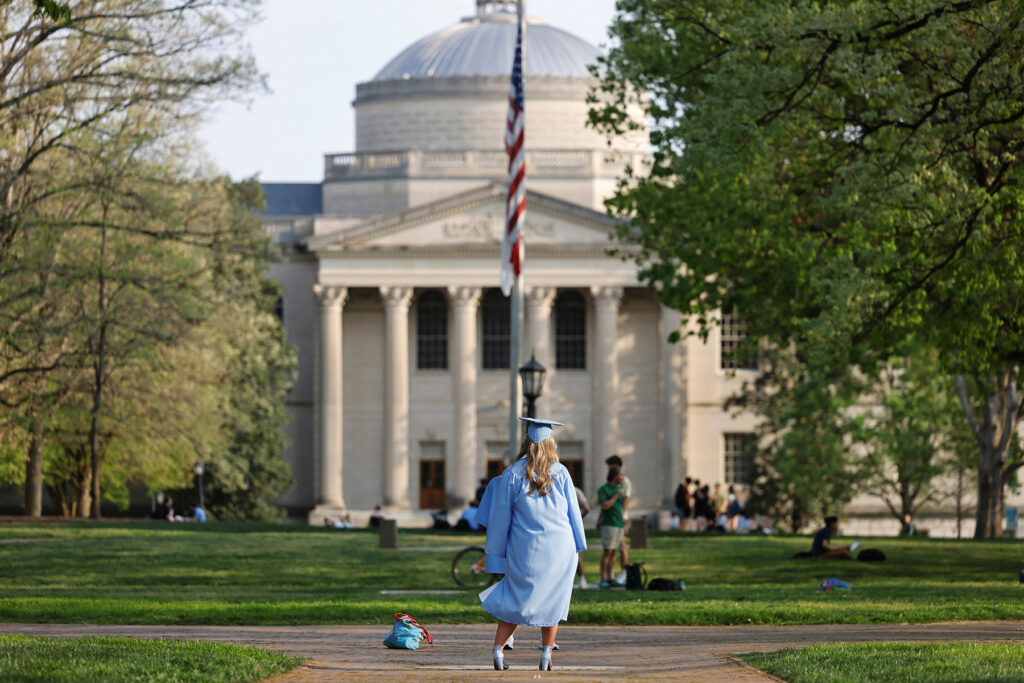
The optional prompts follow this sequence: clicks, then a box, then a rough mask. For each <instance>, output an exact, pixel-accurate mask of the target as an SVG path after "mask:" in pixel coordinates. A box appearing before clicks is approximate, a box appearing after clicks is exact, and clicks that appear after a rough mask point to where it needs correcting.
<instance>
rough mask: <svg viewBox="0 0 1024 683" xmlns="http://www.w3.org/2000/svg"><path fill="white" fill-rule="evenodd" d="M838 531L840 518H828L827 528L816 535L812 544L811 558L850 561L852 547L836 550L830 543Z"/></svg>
mask: <svg viewBox="0 0 1024 683" xmlns="http://www.w3.org/2000/svg"><path fill="white" fill-rule="evenodd" d="M837 529H839V518H838V517H835V516H830V517H826V518H825V526H824V527H823V528H821V529H819V530H818V533H816V534H814V542H813V543H811V557H826V558H845V559H850V546H848V545H844V546H843V547H841V548H835V547H832V544H831V543H829V541H831V540H832V535H833V534H835V533H836V530H837Z"/></svg>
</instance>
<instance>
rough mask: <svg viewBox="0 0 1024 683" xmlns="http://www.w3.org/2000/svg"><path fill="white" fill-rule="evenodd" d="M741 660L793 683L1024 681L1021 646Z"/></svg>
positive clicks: (839, 646)
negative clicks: (841, 682) (836, 682)
mask: <svg viewBox="0 0 1024 683" xmlns="http://www.w3.org/2000/svg"><path fill="white" fill-rule="evenodd" d="M735 657H736V658H737V659H740V660H742V661H744V662H746V663H747V664H749V665H750V666H753V667H755V668H757V669H760V670H762V671H766V672H768V673H770V674H771V675H773V676H776V677H778V678H780V679H782V680H784V681H788V682H789V683H811V682H812V681H813V682H815V683H823V682H827V681H844V682H846V681H864V682H865V683H868V682H876V681H900V683H918V682H920V683H935V682H940V681H1020V680H1024V645H1021V644H1019V643H830V644H823V645H811V646H809V647H805V648H800V649H785V650H775V651H773V652H748V653H745V654H738V655H735Z"/></svg>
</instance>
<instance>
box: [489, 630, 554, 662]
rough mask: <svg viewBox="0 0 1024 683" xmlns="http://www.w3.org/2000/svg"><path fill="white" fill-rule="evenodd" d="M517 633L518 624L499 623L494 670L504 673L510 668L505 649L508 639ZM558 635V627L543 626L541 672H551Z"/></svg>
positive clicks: (496, 633)
mask: <svg viewBox="0 0 1024 683" xmlns="http://www.w3.org/2000/svg"><path fill="white" fill-rule="evenodd" d="M515 632H516V624H510V623H508V622H507V621H500V620H499V621H498V629H497V630H496V631H495V632H494V668H495V669H497V670H498V671H502V670H504V669H507V668H508V664H506V663H505V653H504V652H503V649H504V647H505V643H507V642H508V639H509V638H510V637H511V636H512V634H513V633H515ZM557 633H558V627H557V626H541V629H540V640H541V645H542V646H543V650H542V651H541V655H540V670H541V671H550V670H551V648H552V646H554V644H555V635H556V634H557Z"/></svg>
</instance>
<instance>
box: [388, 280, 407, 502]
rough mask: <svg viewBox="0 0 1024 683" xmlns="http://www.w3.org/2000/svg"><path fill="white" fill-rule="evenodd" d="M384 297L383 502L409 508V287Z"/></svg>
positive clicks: (400, 288)
mask: <svg viewBox="0 0 1024 683" xmlns="http://www.w3.org/2000/svg"><path fill="white" fill-rule="evenodd" d="M380 293H381V296H382V297H383V298H384V334H385V340H384V374H385V381H384V504H385V505H388V506H391V507H399V508H407V507H409V301H410V300H411V299H412V288H411V287H381V288H380Z"/></svg>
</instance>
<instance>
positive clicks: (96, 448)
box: [89, 208, 107, 519]
mask: <svg viewBox="0 0 1024 683" xmlns="http://www.w3.org/2000/svg"><path fill="white" fill-rule="evenodd" d="M106 217H107V214H106V209H105V208H104V211H103V219H104V225H105V224H106ZM106 251H107V230H106V228H104V229H103V234H102V236H101V241H100V258H99V266H98V273H97V275H98V285H99V292H98V294H99V297H98V301H99V320H100V329H99V335H98V337H97V340H96V358H95V360H94V361H93V362H94V365H93V389H92V419H91V420H90V422H89V457H90V458H91V459H92V517H93V519H100V518H101V517H102V516H103V515H102V513H101V512H100V503H102V501H103V498H102V496H101V493H100V474H101V469H100V468H101V464H102V463H101V461H102V457H101V453H100V415H101V413H102V411H103V387H104V385H105V384H106V380H107V319H106V316H107V299H106V296H107V294H106V284H107V283H106V276H105V273H104V268H105V267H106Z"/></svg>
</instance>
